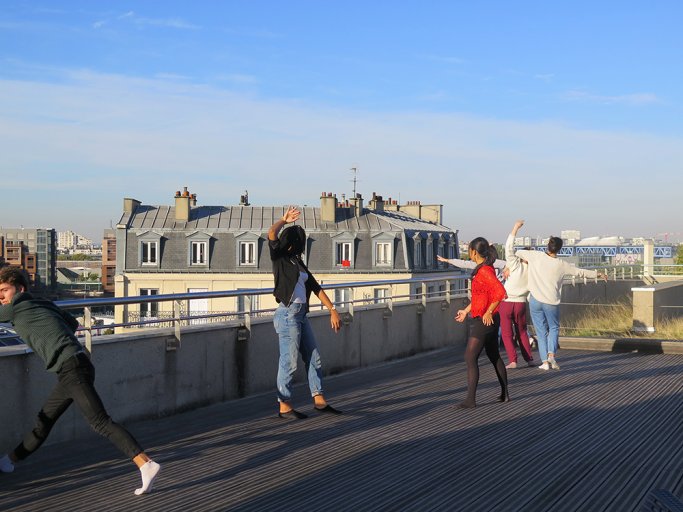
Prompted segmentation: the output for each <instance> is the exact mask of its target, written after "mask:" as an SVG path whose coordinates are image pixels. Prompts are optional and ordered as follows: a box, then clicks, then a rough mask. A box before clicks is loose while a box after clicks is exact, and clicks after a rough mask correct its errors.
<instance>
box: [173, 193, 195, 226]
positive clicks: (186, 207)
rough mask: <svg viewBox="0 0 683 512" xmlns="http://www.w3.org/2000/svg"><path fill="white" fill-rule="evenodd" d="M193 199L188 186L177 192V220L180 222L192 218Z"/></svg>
mask: <svg viewBox="0 0 683 512" xmlns="http://www.w3.org/2000/svg"><path fill="white" fill-rule="evenodd" d="M191 200H192V198H191V196H190V193H189V192H188V191H187V187H183V192H182V194H181V193H180V191H177V192H176V193H175V220H176V221H178V222H188V221H189V220H190V201H191Z"/></svg>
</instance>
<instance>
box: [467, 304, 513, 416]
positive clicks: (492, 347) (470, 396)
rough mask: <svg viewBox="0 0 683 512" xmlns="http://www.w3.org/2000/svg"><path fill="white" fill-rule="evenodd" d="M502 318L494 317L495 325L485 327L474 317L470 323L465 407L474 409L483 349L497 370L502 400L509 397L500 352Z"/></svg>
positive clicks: (479, 318) (480, 320)
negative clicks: (499, 338) (479, 361)
mask: <svg viewBox="0 0 683 512" xmlns="http://www.w3.org/2000/svg"><path fill="white" fill-rule="evenodd" d="M499 326H500V317H499V316H498V313H496V314H495V315H493V324H492V325H484V322H483V321H482V319H481V317H479V316H478V317H474V318H472V319H471V321H470V335H469V338H468V340H467V349H465V362H466V363H467V399H466V400H465V402H464V405H467V406H469V407H474V405H475V395H476V394H477V384H478V383H479V363H478V360H479V355H480V354H481V351H482V350H483V349H485V350H486V355H487V357H488V358H489V361H491V364H492V365H493V367H494V368H495V370H496V375H497V376H498V382H499V383H500V389H501V393H500V396H501V398H505V397H507V395H508V377H507V372H506V371H505V363H503V358H502V357H500V352H499V351H498V327H499Z"/></svg>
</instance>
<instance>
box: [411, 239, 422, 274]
mask: <svg viewBox="0 0 683 512" xmlns="http://www.w3.org/2000/svg"><path fill="white" fill-rule="evenodd" d="M413 263H414V265H415V268H422V240H421V239H419V238H417V239H415V250H414V255H413Z"/></svg>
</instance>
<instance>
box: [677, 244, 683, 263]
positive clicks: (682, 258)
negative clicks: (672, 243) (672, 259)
mask: <svg viewBox="0 0 683 512" xmlns="http://www.w3.org/2000/svg"><path fill="white" fill-rule="evenodd" d="M676 265H683V244H680V245H679V246H678V252H677V253H676Z"/></svg>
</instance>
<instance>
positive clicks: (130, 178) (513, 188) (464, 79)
mask: <svg viewBox="0 0 683 512" xmlns="http://www.w3.org/2000/svg"><path fill="white" fill-rule="evenodd" d="M682 18H683V3H681V2H678V1H674V0H671V1H654V2H648V3H646V2H636V1H620V2H617V1H604V2H587V1H574V2H562V3H560V2H541V1H538V2H531V1H526V2H525V1H520V2H507V1H482V2H464V1H462V2H460V1H420V2H418V1H402V2H390V1H376V2H360V1H345V2H323V1H294V0H293V1H290V2H280V1H277V2H276V1H264V2H258V1H246V0H245V1H240V2H238V1H224V2H218V1H203V0H198V1H194V2H177V1H164V2H161V1H145V2H124V1H117V2H91V1H90V2H86V1H81V2H78V1H71V2H69V1H63V2H47V1H45V2H29V1H13V0H6V1H5V2H3V4H2V6H1V7H0V153H1V154H2V158H1V159H0V174H1V177H2V182H3V192H4V194H3V201H2V205H1V206H0V226H4V227H16V226H20V225H24V226H36V225H40V226H49V227H55V228H56V229H58V230H65V229H74V230H76V231H80V232H82V233H83V234H85V235H87V236H91V237H95V238H99V237H100V236H101V231H102V229H103V228H106V227H109V224H110V222H114V223H115V222H116V221H117V220H118V218H119V217H120V214H121V207H122V199H123V198H124V197H134V198H136V199H139V200H141V201H143V202H144V203H149V204H171V202H172V197H173V193H174V192H175V190H178V189H180V188H182V187H183V186H188V187H189V189H190V190H191V191H192V192H195V193H197V195H198V200H199V203H200V204H214V205H218V204H220V205H231V204H236V203H237V202H238V200H239V196H240V194H241V193H243V191H244V190H245V189H247V190H249V194H250V199H251V201H252V203H253V204H256V205H273V204H277V205H280V204H290V203H292V204H299V205H303V204H308V205H313V204H317V203H318V198H319V195H320V193H321V192H322V191H329V192H336V193H337V194H338V195H339V196H341V194H342V193H346V194H347V195H349V194H350V191H351V187H352V185H351V182H350V179H351V173H350V171H349V169H350V168H351V167H353V166H355V167H357V168H358V169H359V175H358V177H359V180H360V181H359V184H358V190H359V191H360V192H362V193H363V194H364V196H365V197H366V198H368V197H369V196H370V195H371V194H372V192H377V193H378V194H381V195H383V196H384V197H385V198H386V197H389V196H391V197H393V198H396V199H399V198H400V200H401V201H408V200H422V201H423V202H426V203H441V204H443V205H444V217H445V223H446V224H448V225H449V226H451V227H452V228H454V229H459V230H460V233H461V239H465V240H466V239H469V238H471V237H474V236H478V235H483V236H486V237H488V238H490V239H492V240H496V241H502V240H503V239H504V236H505V234H506V233H507V231H508V229H509V227H510V226H511V225H512V224H513V222H514V220H515V219H517V218H524V219H526V221H527V225H526V227H525V230H526V233H528V234H530V235H546V236H547V235H550V234H558V233H559V231H560V230H562V229H579V230H581V232H582V234H583V235H584V236H591V235H625V236H648V237H652V236H657V235H658V234H661V233H665V232H668V233H670V235H669V237H670V239H676V238H680V239H683V234H682V233H681V232H683V226H681V221H680V217H681V209H680V206H679V204H680V197H681V191H682V188H683V187H682V185H683V178H682V176H683V172H681V171H682V169H681V167H682V162H683V144H682V142H683V108H682V106H683V66H681V64H680V61H681V54H682V53H683V36H681V35H680V34H681V31H680V27H679V24H680V23H679V22H680V19H682Z"/></svg>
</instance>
